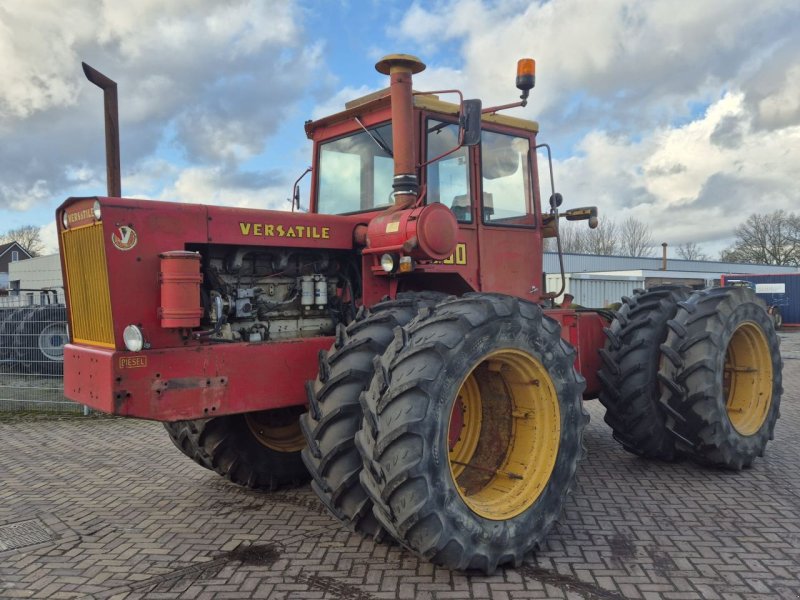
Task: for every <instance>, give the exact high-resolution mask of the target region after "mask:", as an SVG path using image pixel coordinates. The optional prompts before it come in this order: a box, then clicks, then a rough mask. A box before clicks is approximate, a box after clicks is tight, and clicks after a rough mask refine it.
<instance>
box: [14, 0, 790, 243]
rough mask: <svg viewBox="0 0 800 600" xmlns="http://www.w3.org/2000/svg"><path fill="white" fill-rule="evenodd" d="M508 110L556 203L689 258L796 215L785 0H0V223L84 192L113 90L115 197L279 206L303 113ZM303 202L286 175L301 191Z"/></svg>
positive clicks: (49, 216) (90, 191)
mask: <svg viewBox="0 0 800 600" xmlns="http://www.w3.org/2000/svg"><path fill="white" fill-rule="evenodd" d="M392 52H405V53H410V54H415V55H417V56H419V57H420V58H422V59H423V60H424V61H425V62H426V63H427V64H428V70H427V71H426V72H425V73H423V74H421V75H420V76H418V77H417V78H416V80H415V88H417V89H433V88H441V87H454V86H457V87H460V88H461V89H462V90H463V91H464V93H465V95H466V96H467V97H480V98H482V99H483V100H484V103H485V104H489V103H504V102H509V101H513V99H514V98H515V97H516V89H515V88H514V69H515V64H516V60H517V59H518V58H519V57H522V56H531V57H533V58H535V59H536V61H537V81H536V84H537V85H536V88H535V89H534V90H533V93H532V99H531V102H530V104H529V105H528V107H527V108H525V109H519V110H517V111H515V112H514V113H512V114H516V115H518V116H523V117H526V118H532V119H537V120H538V121H539V122H540V126H541V133H540V141H544V142H548V143H550V144H551V145H552V146H553V148H554V150H555V157H556V159H557V160H556V164H555V171H556V186H557V188H558V189H559V190H560V191H561V192H562V193H563V194H564V197H565V206H566V205H568V206H579V205H585V204H596V205H598V206H599V208H600V211H601V215H606V216H613V217H616V218H618V219H622V218H624V217H626V216H629V215H632V216H634V217H636V218H638V219H640V220H642V221H644V222H646V223H647V224H649V225H650V226H651V228H652V230H653V234H654V240H655V241H656V242H657V243H659V244H660V242H662V241H666V242H669V243H670V244H671V245H677V244H680V243H684V242H687V241H694V242H698V243H700V244H701V245H702V246H703V249H705V250H706V251H707V252H709V253H710V254H716V253H717V251H718V250H720V249H721V248H723V247H724V246H726V245H727V244H728V243H729V242H730V238H731V235H732V231H733V229H734V227H735V226H736V225H737V224H738V223H740V222H742V221H743V220H744V219H745V218H746V217H747V216H748V215H749V214H751V213H753V212H767V211H772V210H776V209H778V208H783V209H787V210H799V209H800V183H798V180H800V176H799V175H800V3H798V2H797V1H796V0H760V1H759V2H752V0H703V1H702V2H697V1H694V0H668V1H663V2H662V1H655V0H653V1H623V0H603V1H602V2H586V1H585V0H583V1H579V0H551V1H549V2H531V1H530V0H526V1H517V0H500V1H496V2H491V1H489V0H453V1H450V2H416V3H409V2H390V1H387V0H384V1H380V2H379V1H377V0H375V1H365V0H362V1H356V0H350V1H347V0H343V1H341V2H325V1H322V0H320V1H319V2H313V1H310V0H308V1H305V2H291V1H289V0H284V1H274V2H270V1H267V0H263V1H256V0H252V1H245V0H242V1H239V0H227V1H226V2H219V1H218V0H171V1H170V2H163V0H138V1H137V2H131V1H129V0H70V2H62V1H56V0H25V1H23V0H0V76H1V78H0V80H2V85H1V86H0V232H2V231H5V230H7V229H10V228H12V227H16V226H19V225H25V224H35V225H42V226H45V241H46V242H47V243H48V245H49V247H50V249H52V250H54V249H55V229H54V226H53V224H52V221H53V213H54V210H55V208H56V207H57V206H58V205H59V204H60V203H61V201H63V199H64V198H66V197H68V196H78V195H95V194H103V193H104V191H105V167H104V162H103V151H104V142H103V132H102V95H101V92H100V90H98V89H97V88H95V87H94V86H92V85H91V84H89V83H88V82H87V81H86V80H85V79H84V77H83V74H82V71H81V67H80V62H81V61H82V60H85V61H86V62H88V63H89V64H91V65H93V66H94V67H96V68H97V69H99V70H100V71H102V72H104V73H106V74H107V75H109V76H110V77H112V78H114V79H116V80H117V82H118V83H119V93H120V120H121V136H122V167H123V181H122V189H123V194H124V195H126V196H136V197H147V198H153V199H163V200H173V201H181V202H190V201H194V202H204V203H216V204H226V205H240V206H249V207H263V208H281V209H285V208H287V207H288V206H289V204H288V202H287V201H286V198H288V196H289V194H290V188H291V183H292V181H294V179H296V177H297V176H298V175H299V174H300V173H302V171H303V170H304V169H305V167H306V166H308V164H309V159H310V144H309V143H308V142H307V141H306V140H305V136H304V134H303V122H304V121H305V120H306V119H308V118H316V117H319V116H321V115H323V114H326V113H328V112H331V111H335V110H341V109H342V108H343V104H344V102H345V101H346V100H348V99H351V98H353V97H355V96H358V95H362V94H364V93H367V92H369V91H373V90H375V89H378V88H381V87H384V86H385V85H386V81H385V79H384V77H383V76H381V75H379V74H378V73H376V72H375V70H374V63H375V62H376V60H377V59H378V58H380V57H381V56H382V55H384V54H388V53H392ZM304 189H305V191H306V192H307V189H308V187H307V185H306V186H305V188H304Z"/></svg>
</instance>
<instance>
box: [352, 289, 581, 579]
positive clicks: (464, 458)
mask: <svg viewBox="0 0 800 600" xmlns="http://www.w3.org/2000/svg"><path fill="white" fill-rule="evenodd" d="M574 361H575V350H574V349H573V348H571V347H570V346H569V345H568V344H567V343H566V342H564V341H563V340H562V339H561V336H560V327H559V324H558V323H557V322H556V321H554V320H552V319H550V318H548V317H546V316H544V314H543V312H542V309H541V308H540V307H539V306H536V305H534V304H530V303H528V302H524V301H521V300H518V299H516V298H513V297H510V296H500V295H489V294H468V295H466V296H464V297H463V298H460V299H453V300H448V301H445V302H442V303H440V304H437V305H436V306H435V307H434V308H433V309H431V310H430V311H427V313H426V312H425V311H423V312H421V313H420V315H419V316H418V317H417V318H416V319H415V320H414V321H412V322H411V323H410V324H409V325H407V326H406V327H404V328H403V329H402V330H399V331H397V332H396V336H395V341H394V343H393V344H392V345H390V346H389V348H388V350H387V351H386V352H385V353H384V355H383V356H382V357H381V358H380V359H376V370H375V376H374V377H373V379H372V383H371V385H370V388H369V391H368V392H367V393H365V394H363V395H362V399H363V400H362V402H363V404H364V422H363V425H362V427H361V430H360V431H359V433H358V435H357V436H356V443H357V446H358V448H359V451H360V452H361V454H362V458H363V461H364V469H363V470H362V472H361V481H362V483H363V485H364V487H365V488H366V489H367V491H368V492H369V495H370V497H371V498H372V500H373V502H374V505H375V506H374V513H375V515H376V517H377V518H378V519H379V520H380V522H381V523H382V524H383V525H384V526H385V527H386V528H387V529H388V530H389V532H390V533H392V535H394V536H395V537H396V539H397V540H399V541H400V542H401V543H402V544H403V545H404V546H406V547H408V548H409V549H411V550H413V551H414V552H416V553H418V554H420V555H421V556H423V557H424V558H427V559H429V560H430V561H432V562H433V563H435V564H438V565H442V566H444V567H447V568H450V569H479V570H481V571H484V572H486V573H492V572H494V571H495V570H496V568H497V567H498V566H500V565H503V564H506V563H512V564H514V565H519V564H521V562H522V560H523V558H524V556H525V555H526V554H527V553H528V552H530V551H531V550H533V549H534V548H535V547H537V545H538V544H540V543H541V542H542V540H543V539H544V538H545V535H546V534H547V532H548V531H549V530H550V528H551V527H552V526H553V524H554V523H555V520H556V518H557V517H558V515H559V514H560V513H561V510H562V508H563V506H564V503H565V501H566V498H567V496H568V494H569V493H570V492H571V490H572V489H573V487H574V484H575V474H576V470H577V465H578V461H579V460H580V459H581V458H582V456H583V454H584V450H583V445H582V434H583V429H584V427H585V425H586V423H587V422H588V415H587V414H586V412H585V411H584V410H583V406H582V400H581V394H582V391H583V389H584V387H585V382H584V380H583V378H582V377H581V376H580V375H579V374H578V373H577V372H576V371H575V368H574Z"/></svg>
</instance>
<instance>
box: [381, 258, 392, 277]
mask: <svg viewBox="0 0 800 600" xmlns="http://www.w3.org/2000/svg"><path fill="white" fill-rule="evenodd" d="M381 269H383V270H384V271H386V272H387V273H391V272H392V271H394V256H392V255H391V254H384V255H383V256H381Z"/></svg>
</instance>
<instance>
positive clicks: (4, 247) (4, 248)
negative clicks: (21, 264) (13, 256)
mask: <svg viewBox="0 0 800 600" xmlns="http://www.w3.org/2000/svg"><path fill="white" fill-rule="evenodd" d="M14 246H16V247H17V250H22V251H23V252H24V253H25V256H27V257H28V258H31V254H30V252H28V251H27V250H25V248H23V247H22V246H21V245H20V244H19V242H8V243H5V244H0V256H3V254H5V253H6V252H8V251H9V250H11V248H12V247H14Z"/></svg>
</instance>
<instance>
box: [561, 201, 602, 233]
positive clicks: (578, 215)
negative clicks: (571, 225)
mask: <svg viewBox="0 0 800 600" xmlns="http://www.w3.org/2000/svg"><path fill="white" fill-rule="evenodd" d="M562 216H563V217H566V219H567V221H589V229H595V228H596V227H597V226H598V225H599V224H600V221H599V220H598V218H597V207H596V206H582V207H581V208H570V209H569V210H568V211H566V212H565V213H564V214H563V215H562Z"/></svg>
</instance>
